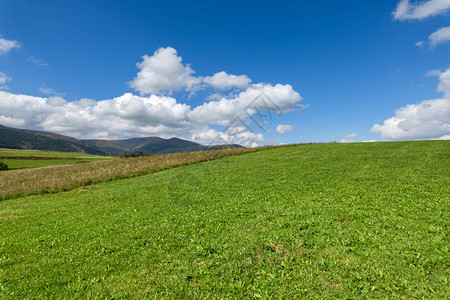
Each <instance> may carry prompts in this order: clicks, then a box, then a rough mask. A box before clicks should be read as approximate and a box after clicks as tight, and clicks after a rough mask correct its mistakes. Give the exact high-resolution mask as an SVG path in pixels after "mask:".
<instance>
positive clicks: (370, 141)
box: [363, 140, 377, 143]
mask: <svg viewBox="0 0 450 300" xmlns="http://www.w3.org/2000/svg"><path fill="white" fill-rule="evenodd" d="M376 141H377V140H365V141H363V143H375V142H376Z"/></svg>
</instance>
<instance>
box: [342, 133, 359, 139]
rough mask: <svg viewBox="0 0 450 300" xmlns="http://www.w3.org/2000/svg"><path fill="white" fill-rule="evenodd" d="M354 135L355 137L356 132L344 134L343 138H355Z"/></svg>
mask: <svg viewBox="0 0 450 300" xmlns="http://www.w3.org/2000/svg"><path fill="white" fill-rule="evenodd" d="M355 137H356V133H351V134H349V135H345V136H344V139H352V138H355Z"/></svg>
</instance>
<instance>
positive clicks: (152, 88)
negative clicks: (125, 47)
mask: <svg viewBox="0 0 450 300" xmlns="http://www.w3.org/2000/svg"><path fill="white" fill-rule="evenodd" d="M142 58H143V61H142V62H140V63H137V64H136V66H137V67H138V68H139V69H140V70H141V71H140V72H139V73H138V74H137V75H136V77H135V78H134V80H133V81H131V82H129V85H130V87H131V88H133V89H134V90H135V91H137V92H139V93H140V94H141V95H149V94H161V93H169V94H170V93H172V92H174V91H180V90H186V91H191V90H193V89H194V87H195V86H196V85H198V84H200V83H201V79H199V78H196V77H194V76H192V74H193V73H194V70H192V69H191V67H190V66H189V65H183V63H182V58H181V57H180V56H178V55H177V50H175V49H174V48H172V47H167V48H159V49H158V50H157V51H156V52H155V53H154V54H153V56H148V55H144V56H143V57H142Z"/></svg>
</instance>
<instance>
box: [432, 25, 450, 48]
mask: <svg viewBox="0 0 450 300" xmlns="http://www.w3.org/2000/svg"><path fill="white" fill-rule="evenodd" d="M428 39H429V40H430V47H431V48H434V47H436V46H437V45H439V44H443V43H446V42H448V41H450V26H448V27H443V28H441V29H439V30H437V31H436V32H433V33H432V34H431V35H430V36H429V37H428Z"/></svg>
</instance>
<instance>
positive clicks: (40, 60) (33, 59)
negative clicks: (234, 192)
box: [28, 56, 48, 67]
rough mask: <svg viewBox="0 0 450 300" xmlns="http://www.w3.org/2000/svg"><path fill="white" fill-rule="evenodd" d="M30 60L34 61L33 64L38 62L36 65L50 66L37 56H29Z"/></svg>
mask: <svg viewBox="0 0 450 300" xmlns="http://www.w3.org/2000/svg"><path fill="white" fill-rule="evenodd" d="M28 61H29V62H31V63H33V64H36V65H38V66H40V67H46V66H48V64H46V63H44V62H42V59H39V58H36V57H34V56H29V57H28Z"/></svg>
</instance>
